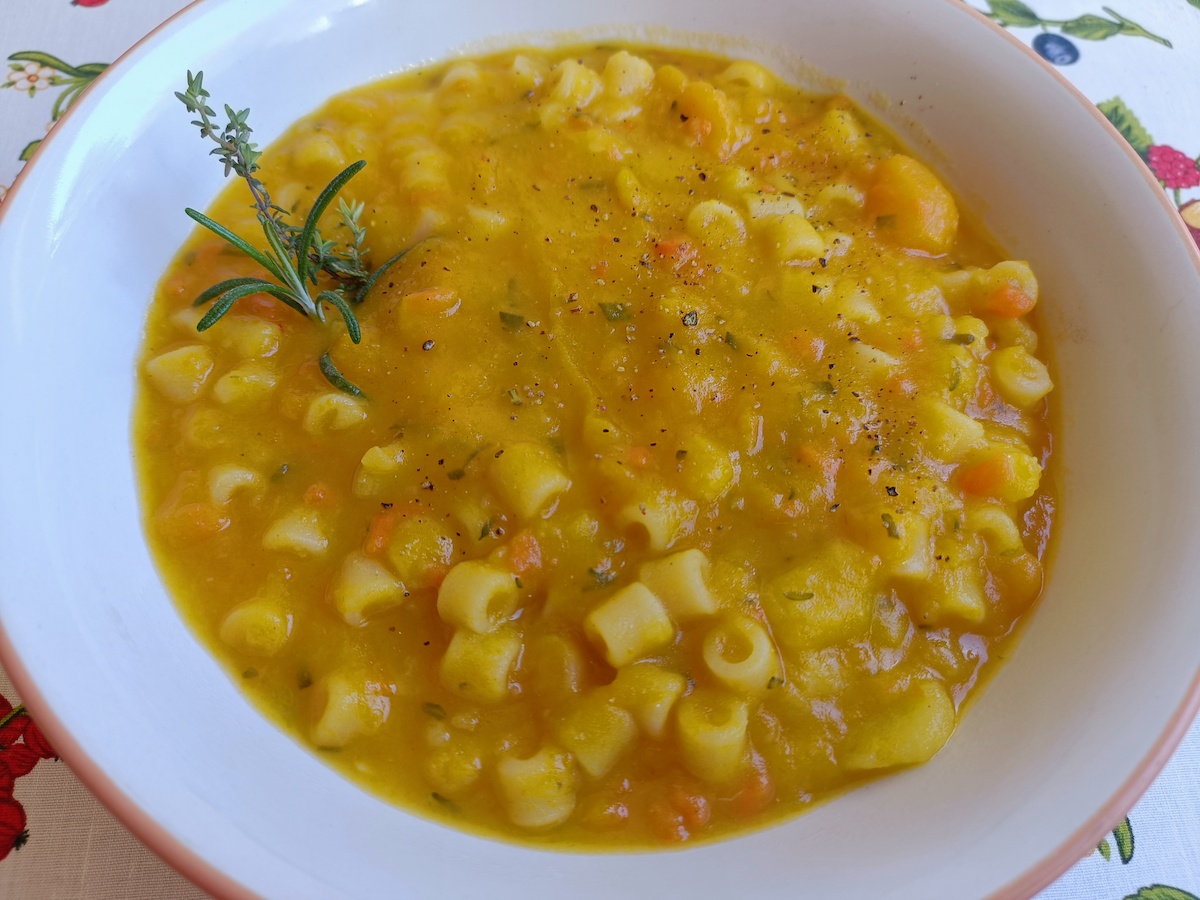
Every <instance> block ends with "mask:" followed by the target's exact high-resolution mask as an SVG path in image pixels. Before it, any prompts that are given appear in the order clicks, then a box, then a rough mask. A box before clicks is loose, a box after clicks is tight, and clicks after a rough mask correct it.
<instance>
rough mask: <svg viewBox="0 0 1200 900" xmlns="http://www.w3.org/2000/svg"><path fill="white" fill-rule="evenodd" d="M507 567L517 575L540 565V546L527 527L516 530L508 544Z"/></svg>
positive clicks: (538, 567)
mask: <svg viewBox="0 0 1200 900" xmlns="http://www.w3.org/2000/svg"><path fill="white" fill-rule="evenodd" d="M508 567H509V568H510V569H512V570H513V572H515V573H516V574H517V575H524V574H525V573H527V572H531V571H533V570H535V569H540V568H541V567H542V548H541V546H540V545H539V544H538V540H537V538H536V537H535V536H534V534H533V532H532V531H530V530H529V529H528V528H525V529H522V530H521V531H518V532H517V533H516V535H515V536H514V537H513V539H512V543H510V544H509V545H508Z"/></svg>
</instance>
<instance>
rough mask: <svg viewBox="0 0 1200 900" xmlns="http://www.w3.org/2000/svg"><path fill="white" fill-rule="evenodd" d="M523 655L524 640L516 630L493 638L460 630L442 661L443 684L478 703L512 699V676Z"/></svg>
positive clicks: (498, 633)
mask: <svg viewBox="0 0 1200 900" xmlns="http://www.w3.org/2000/svg"><path fill="white" fill-rule="evenodd" d="M520 654H521V637H520V635H519V634H518V633H517V632H516V631H515V630H513V629H512V628H503V629H500V630H498V631H493V632H491V633H490V634H475V633H474V632H471V631H467V630H466V629H463V628H460V629H458V630H457V631H455V632H454V637H452V638H451V639H450V645H449V646H448V647H447V648H446V653H445V655H444V656H443V657H442V664H441V667H440V670H439V674H440V675H441V679H442V684H443V685H444V686H445V687H446V689H447V690H450V691H453V692H454V693H456V694H458V695H459V696H460V697H465V698H467V699H468V700H473V701H475V702H476V703H488V704H495V703H500V702H501V701H503V700H504V699H506V698H507V697H508V683H509V674H510V673H511V672H512V668H513V666H514V665H515V664H516V662H517V657H518V656H520Z"/></svg>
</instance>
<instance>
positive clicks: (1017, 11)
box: [984, 0, 1200, 47]
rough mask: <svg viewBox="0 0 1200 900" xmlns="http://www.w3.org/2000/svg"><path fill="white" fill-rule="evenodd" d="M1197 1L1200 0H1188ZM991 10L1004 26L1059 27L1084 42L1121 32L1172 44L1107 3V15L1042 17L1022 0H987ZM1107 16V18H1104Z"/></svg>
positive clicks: (990, 16)
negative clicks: (1062, 17) (1069, 17)
mask: <svg viewBox="0 0 1200 900" xmlns="http://www.w3.org/2000/svg"><path fill="white" fill-rule="evenodd" d="M1189 2H1192V3H1193V4H1195V3H1196V2H1200V0H1189ZM987 5H988V12H985V13H984V15H985V16H987V17H988V18H989V19H992V20H993V21H995V22H998V23H1000V24H1001V25H1003V26H1004V27H1005V28H1042V29H1043V30H1046V29H1049V28H1051V27H1056V28H1058V29H1059V30H1060V31H1061V32H1062V33H1063V34H1069V35H1070V36H1071V37H1074V38H1079V39H1080V40H1084V41H1104V40H1108V38H1111V37H1116V36H1117V35H1119V34H1125V35H1129V36H1130V37H1142V38H1146V39H1147V40H1151V41H1154V43H1156V44H1162V45H1163V46H1164V47H1170V46H1171V42H1170V41H1168V40H1167V39H1166V38H1165V37H1161V36H1159V35H1157V34H1154V33H1153V32H1150V31H1147V30H1146V29H1145V28H1143V27H1142V26H1141V25H1139V24H1138V23H1137V22H1134V21H1133V20H1131V19H1127V18H1125V17H1124V16H1123V15H1121V14H1120V13H1119V12H1117V11H1116V10H1114V9H1112V8H1111V7H1108V6H1102V7H1100V9H1101V11H1103V12H1104V14H1105V15H1104V16H1098V15H1094V14H1092V13H1087V14H1085V15H1082V16H1076V17H1075V18H1074V19H1043V18H1042V17H1041V16H1039V15H1038V14H1037V13H1036V12H1035V11H1034V10H1033V9H1032V8H1031V7H1029V6H1027V5H1026V4H1024V3H1022V2H1021V0H987ZM1105 16H1107V18H1106V17H1105Z"/></svg>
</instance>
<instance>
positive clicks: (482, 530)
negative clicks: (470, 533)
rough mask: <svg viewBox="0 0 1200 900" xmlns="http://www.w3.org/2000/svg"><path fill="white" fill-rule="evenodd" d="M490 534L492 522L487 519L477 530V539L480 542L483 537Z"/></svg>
mask: <svg viewBox="0 0 1200 900" xmlns="http://www.w3.org/2000/svg"><path fill="white" fill-rule="evenodd" d="M491 533H492V520H491V519H488V520H487V521H486V522H484V523H483V527H482V528H480V529H479V539H480V540H481V541H482V540H483V539H484V538H485V537H487V536H488V535H489V534H491Z"/></svg>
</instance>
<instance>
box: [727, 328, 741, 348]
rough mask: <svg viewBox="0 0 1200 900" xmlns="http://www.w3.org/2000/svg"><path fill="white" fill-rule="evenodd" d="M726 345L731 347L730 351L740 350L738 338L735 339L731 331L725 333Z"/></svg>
mask: <svg viewBox="0 0 1200 900" xmlns="http://www.w3.org/2000/svg"><path fill="white" fill-rule="evenodd" d="M725 343H727V344H728V345H729V349H731V350H737V349H738V342H737V338H735V337H734V336H733V333H732V332H729V331H727V332H725Z"/></svg>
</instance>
